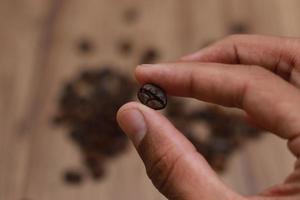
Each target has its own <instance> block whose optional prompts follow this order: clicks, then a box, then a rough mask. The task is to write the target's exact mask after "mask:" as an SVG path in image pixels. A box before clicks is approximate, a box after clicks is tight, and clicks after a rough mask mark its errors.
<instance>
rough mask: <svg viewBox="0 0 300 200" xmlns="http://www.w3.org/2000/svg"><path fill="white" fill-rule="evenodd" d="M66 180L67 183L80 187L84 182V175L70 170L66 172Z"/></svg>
mask: <svg viewBox="0 0 300 200" xmlns="http://www.w3.org/2000/svg"><path fill="white" fill-rule="evenodd" d="M64 180H65V182H66V183H70V184H74V185H78V184H80V183H81V182H82V180H83V177H82V174H81V173H80V172H78V171H74V170H70V171H67V172H65V174H64Z"/></svg>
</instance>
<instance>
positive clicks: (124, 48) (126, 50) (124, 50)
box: [118, 40, 133, 56]
mask: <svg viewBox="0 0 300 200" xmlns="http://www.w3.org/2000/svg"><path fill="white" fill-rule="evenodd" d="M118 50H119V52H120V53H121V54H122V55H124V56H129V55H130V54H131V53H132V50H133V46H132V42H131V41H129V40H123V41H120V42H119V44H118Z"/></svg>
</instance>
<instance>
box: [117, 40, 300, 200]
mask: <svg viewBox="0 0 300 200" xmlns="http://www.w3.org/2000/svg"><path fill="white" fill-rule="evenodd" d="M299 55H300V40H298V39H292V38H276V37H265V36H254V35H252V36H250V35H236V36H230V37H228V38H225V39H223V40H221V41H219V42H217V43H215V44H213V45H211V46H209V47H207V48H205V49H203V50H200V51H199V52H197V53H195V54H192V55H190V56H187V57H184V58H182V59H181V60H180V61H179V62H176V63H167V64H157V65H142V66H139V67H137V68H136V71H135V74H136V78H137V80H138V81H139V82H140V83H141V84H143V83H154V84H157V85H159V86H161V87H162V88H164V89H165V90H166V91H167V93H168V94H169V95H175V96H184V97H193V98H196V99H199V100H203V101H207V102H212V103H216V104H220V105H223V106H229V107H237V108H240V109H243V110H244V111H245V112H246V113H247V114H248V116H249V118H250V119H251V120H252V121H254V123H256V124H257V125H259V126H260V127H262V128H264V129H266V130H268V131H270V132H273V133H275V134H276V135H278V136H279V137H281V138H283V139H286V140H287V141H288V148H289V149H290V150H291V152H292V153H293V154H294V155H295V156H296V157H297V158H299V155H300V90H299V88H300V57H298V56H299ZM117 119H118V122H119V124H120V126H121V128H122V129H123V130H124V131H125V132H126V134H127V135H128V136H129V138H130V139H131V140H132V142H133V144H134V145H135V147H136V148H137V151H138V152H139V155H140V156H141V158H142V160H143V161H144V163H145V166H146V170H147V174H148V176H149V177H150V179H151V180H152V182H153V184H154V185H155V186H156V188H158V190H159V191H160V192H161V193H163V194H164V195H165V196H166V197H167V198H168V199H173V200H196V199H197V200H199V199H209V200H246V199H252V200H265V199H269V200H296V199H298V200H299V199H300V159H298V160H297V161H296V164H295V170H294V172H292V173H291V175H290V176H289V177H288V178H287V179H286V180H285V181H284V183H282V184H279V185H277V186H274V187H272V188H270V189H268V190H266V191H264V192H262V193H261V194H258V195H256V196H252V197H244V196H241V195H239V194H237V193H235V192H233V191H231V190H230V189H229V188H227V187H226V186H225V185H224V184H223V183H222V182H221V181H220V180H219V178H218V177H217V175H216V174H215V172H214V171H213V170H212V169H211V168H210V166H209V165H208V164H207V162H206V161H205V159H204V158H203V157H202V156H201V154H199V153H198V152H197V151H196V150H195V148H194V146H193V145H192V144H191V143H190V142H189V141H188V140H187V139H186V138H185V137H184V136H183V134H182V133H180V132H179V131H178V130H177V129H176V128H174V126H173V125H172V124H171V123H170V122H169V121H168V120H167V119H166V118H165V117H164V116H162V115H161V114H160V113H158V112H156V111H154V110H152V109H150V108H148V107H146V106H144V105H141V104H139V103H133V102H132V103H128V104H126V105H124V106H123V107H122V108H120V110H119V112H118V115H117Z"/></svg>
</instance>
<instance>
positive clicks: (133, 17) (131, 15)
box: [123, 7, 139, 24]
mask: <svg viewBox="0 0 300 200" xmlns="http://www.w3.org/2000/svg"><path fill="white" fill-rule="evenodd" d="M138 17H139V12H138V10H137V9H136V8H134V7H131V8H128V9H127V10H125V12H124V16H123V18H124V20H125V22H126V23H127V24H132V23H134V22H136V21H137V19H138Z"/></svg>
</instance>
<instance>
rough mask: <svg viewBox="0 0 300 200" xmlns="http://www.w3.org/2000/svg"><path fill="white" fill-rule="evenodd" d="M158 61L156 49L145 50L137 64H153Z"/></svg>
mask: <svg viewBox="0 0 300 200" xmlns="http://www.w3.org/2000/svg"><path fill="white" fill-rule="evenodd" d="M158 59H159V54H158V51H157V50H156V49H152V48H149V49H147V50H146V51H145V52H144V53H143V54H142V57H141V60H140V62H139V64H153V63H155V62H156V61H157V60H158Z"/></svg>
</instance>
